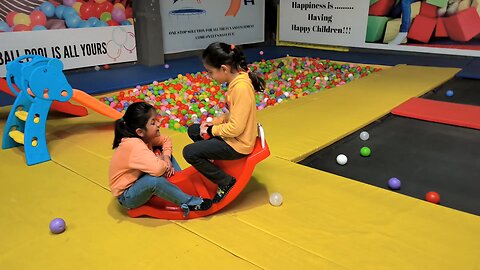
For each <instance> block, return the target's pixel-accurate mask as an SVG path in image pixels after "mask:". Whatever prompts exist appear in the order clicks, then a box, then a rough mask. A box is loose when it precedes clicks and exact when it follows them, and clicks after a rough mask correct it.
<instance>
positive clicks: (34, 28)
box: [33, 25, 47, 31]
mask: <svg viewBox="0 0 480 270" xmlns="http://www.w3.org/2000/svg"><path fill="white" fill-rule="evenodd" d="M40 30H47V28H46V27H45V26H43V25H35V27H33V31H40Z"/></svg>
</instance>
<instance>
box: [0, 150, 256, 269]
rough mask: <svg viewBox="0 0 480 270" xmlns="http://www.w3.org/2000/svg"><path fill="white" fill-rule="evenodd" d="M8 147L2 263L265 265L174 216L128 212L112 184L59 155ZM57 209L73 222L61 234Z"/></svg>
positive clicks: (2, 168)
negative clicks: (53, 226) (96, 180)
mask: <svg viewBox="0 0 480 270" xmlns="http://www.w3.org/2000/svg"><path fill="white" fill-rule="evenodd" d="M1 154H2V162H1V163H0V178H1V179H2V188H1V189H0V214H1V215H2V218H1V219H0V230H1V231H2V232H3V234H2V244H1V245H0V254H2V255H1V256H0V265H1V266H2V269H70V268H72V266H73V267H74V268H75V269H194V268H198V269H207V268H211V267H212V265H228V266H229V267H231V268H233V269H258V268H257V267H256V266H254V265H252V264H251V263H249V262H247V261H245V260H243V259H241V258H238V257H236V256H235V255H234V254H232V253H230V252H228V251H226V250H224V249H223V248H222V247H219V246H217V245H215V244H212V243H211V242H209V241H208V240H205V239H203V238H201V237H199V236H197V235H195V234H192V233H191V232H189V231H187V230H185V229H184V228H181V227H179V226H178V225H176V224H174V223H172V222H170V221H165V220H156V219H131V218H129V217H127V216H126V215H125V213H124V211H123V210H120V209H119V206H118V203H117V202H116V201H115V200H113V199H112V197H111V195H110V193H109V192H107V191H106V190H104V189H101V188H99V187H98V186H97V185H94V184H92V183H91V182H89V181H86V180H85V179H83V177H81V176H79V175H78V174H76V173H74V172H71V171H69V170H66V169H65V168H64V167H62V166H59V165H57V164H56V163H55V162H45V163H41V164H38V165H35V166H30V167H28V166H26V165H25V162H24V160H23V157H22V156H20V155H17V154H16V153H14V151H10V150H6V151H2V153H1ZM56 217H60V218H63V219H64V220H65V221H66V223H67V230H66V231H65V232H64V233H62V234H59V235H53V234H51V233H50V231H49V223H50V221H51V220H52V219H53V218H56ZM189 222H190V221H189ZM194 222H197V221H195V220H194V221H191V223H194Z"/></svg>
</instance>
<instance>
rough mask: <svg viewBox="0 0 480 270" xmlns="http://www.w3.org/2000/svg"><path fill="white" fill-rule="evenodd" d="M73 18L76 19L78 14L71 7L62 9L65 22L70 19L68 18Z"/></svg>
mask: <svg viewBox="0 0 480 270" xmlns="http://www.w3.org/2000/svg"><path fill="white" fill-rule="evenodd" d="M74 16H77V17H78V14H77V11H76V10H75V9H73V8H72V7H65V8H64V9H63V18H64V19H65V20H66V19H68V18H70V17H74Z"/></svg>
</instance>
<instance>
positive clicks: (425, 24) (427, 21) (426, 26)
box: [407, 15, 437, 43]
mask: <svg viewBox="0 0 480 270" xmlns="http://www.w3.org/2000/svg"><path fill="white" fill-rule="evenodd" d="M436 24H437V20H436V19H435V18H430V17H425V16H422V15H418V16H417V17H415V19H414V20H413V23H412V26H410V30H409V31H408V35H407V37H408V38H410V39H413V40H416V41H420V42H423V43H428V42H429V41H430V38H431V37H432V34H433V31H434V30H435V25H436Z"/></svg>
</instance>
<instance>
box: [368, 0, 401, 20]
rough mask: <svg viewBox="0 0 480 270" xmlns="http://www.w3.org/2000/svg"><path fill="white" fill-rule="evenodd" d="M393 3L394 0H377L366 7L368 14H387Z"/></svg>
mask: <svg viewBox="0 0 480 270" xmlns="http://www.w3.org/2000/svg"><path fill="white" fill-rule="evenodd" d="M394 3H395V0H379V1H377V2H376V3H375V4H373V5H371V6H370V8H369V9H368V15H370V16H387V15H388V14H389V13H390V11H391V9H392V7H393V4H394Z"/></svg>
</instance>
